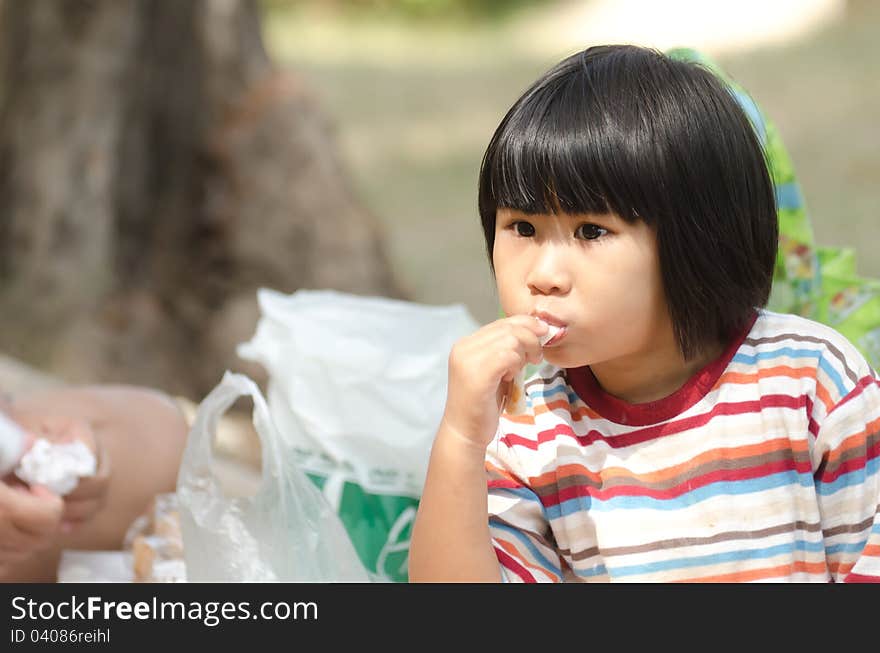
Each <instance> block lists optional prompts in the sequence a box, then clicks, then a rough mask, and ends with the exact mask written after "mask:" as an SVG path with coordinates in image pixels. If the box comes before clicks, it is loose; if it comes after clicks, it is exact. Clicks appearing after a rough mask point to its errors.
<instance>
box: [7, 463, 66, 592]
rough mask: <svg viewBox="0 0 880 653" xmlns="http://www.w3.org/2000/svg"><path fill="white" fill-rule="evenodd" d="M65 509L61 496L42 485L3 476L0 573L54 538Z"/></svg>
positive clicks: (43, 546)
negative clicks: (26, 483) (30, 484)
mask: <svg viewBox="0 0 880 653" xmlns="http://www.w3.org/2000/svg"><path fill="white" fill-rule="evenodd" d="M63 511H64V502H63V501H62V500H61V497H59V496H58V495H56V494H53V493H52V492H51V491H50V490H49V489H47V488H45V487H43V486H41V485H35V486H33V487H30V488H29V487H28V486H27V485H25V484H24V483H21V482H20V481H18V480H17V479H15V478H14V477H13V476H12V475H11V474H10V475H7V477H6V478H5V479H2V480H0V575H5V572H6V571H7V570H9V569H10V568H11V567H13V566H14V565H16V564H17V563H19V562H21V561H22V560H25V559H27V558H28V557H30V556H31V555H32V554H33V553H35V552H37V551H40V550H42V549H45V548H46V547H48V546H50V545H51V544H52V543H53V542H54V541H55V537H56V536H57V533H58V529H59V526H60V523H61V515H62V513H63Z"/></svg>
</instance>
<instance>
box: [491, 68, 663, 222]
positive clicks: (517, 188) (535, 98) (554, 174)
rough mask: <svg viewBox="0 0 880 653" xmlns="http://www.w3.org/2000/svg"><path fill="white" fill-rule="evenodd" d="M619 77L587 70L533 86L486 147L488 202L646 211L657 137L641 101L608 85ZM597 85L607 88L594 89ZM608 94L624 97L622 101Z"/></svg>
mask: <svg viewBox="0 0 880 653" xmlns="http://www.w3.org/2000/svg"><path fill="white" fill-rule="evenodd" d="M613 79H614V77H613V76H609V78H608V79H603V80H593V79H591V76H589V75H587V74H585V73H583V74H577V75H569V76H567V77H566V78H563V79H559V80H555V81H556V83H546V84H544V85H542V86H539V87H536V88H533V89H531V90H530V91H529V92H528V93H527V94H526V95H525V96H524V97H523V99H522V100H523V101H521V102H520V103H518V104H517V105H515V106H514V107H513V108H512V109H511V111H510V112H509V113H508V115H507V116H506V117H505V119H504V121H503V122H502V123H501V125H500V126H499V128H498V130H497V131H496V133H495V135H494V137H493V139H492V141H491V142H490V144H489V147H488V148H487V150H486V154H485V156H484V159H483V169H482V171H481V175H480V176H481V191H480V204H481V209H483V208H487V209H489V210H491V211H493V212H494V210H495V209H497V208H509V209H514V210H517V211H521V212H523V213H526V214H539V213H540V214H555V213H571V214H580V213H584V214H590V213H594V214H605V213H615V214H617V215H618V216H620V217H621V218H623V219H624V220H627V221H630V222H631V221H634V220H636V219H637V218H639V217H641V215H642V214H643V211H640V210H639V209H640V208H641V207H639V206H636V204H637V203H639V202H638V198H644V197H645V191H647V190H648V189H644V188H641V186H642V185H643V184H645V180H650V179H656V178H657V177H658V174H657V171H656V165H657V163H659V162H652V161H651V155H652V153H653V148H651V147H646V145H647V144H648V143H650V141H651V139H650V136H649V135H648V132H647V127H646V126H644V124H643V123H642V124H639V122H640V121H639V120H638V111H637V110H636V108H635V107H627V106H625V105H623V103H622V102H621V98H622V97H626V95H625V94H621V93H616V92H615V90H614V89H613V88H611V89H609V88H608V86H609V84H611V85H612V86H613V85H615V84H614V83H613V81H612V80H613ZM552 81H554V80H553V78H552V77H551V82H552ZM594 85H595V86H597V87H601V88H603V92H602V93H601V94H595V93H593V92H592V90H591V88H590V87H591V86H594ZM608 97H615V98H617V100H616V102H615V106H613V107H612V106H608V103H607V101H605V98H608ZM642 110H644V107H643V108H642ZM634 200H635V201H634ZM481 212H482V210H481Z"/></svg>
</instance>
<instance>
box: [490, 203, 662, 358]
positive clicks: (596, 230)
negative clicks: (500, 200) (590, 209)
mask: <svg viewBox="0 0 880 653" xmlns="http://www.w3.org/2000/svg"><path fill="white" fill-rule="evenodd" d="M493 260H494V264H495V280H496V284H497V286H498V294H499V299H500V301H501V306H502V308H503V310H504V312H505V313H506V314H507V315H515V314H527V315H535V316H539V317H542V319H545V321H547V322H549V323H551V324H556V325H557V326H563V327H565V328H564V330H563V333H562V334H561V336H558V337H557V338H555V339H554V340H552V341H551V342H550V343H548V345H547V346H546V347H545V349H544V358H545V359H546V360H547V361H549V362H551V363H553V364H554V365H558V366H559V367H580V366H582V365H592V366H594V371H595V370H596V366H600V367H601V365H602V364H603V363H605V364H606V367H609V366H610V367H612V368H615V369H620V370H621V371H623V370H624V369H626V368H633V369H634V368H637V367H639V363H640V362H642V361H645V360H650V359H653V358H656V357H657V355H658V354H661V355H674V352H673V350H676V351H677V344H676V340H675V337H674V334H673V331H672V320H671V318H670V317H669V312H668V310H667V307H666V298H665V294H664V292H663V283H662V280H661V277H660V262H659V257H658V253H657V238H656V234H655V232H654V230H653V229H652V228H651V227H649V226H648V225H647V224H645V223H644V222H642V221H637V222H635V223H633V224H629V223H627V222H625V221H624V220H622V219H621V218H618V217H617V216H614V215H592V214H591V215H567V214H558V215H527V214H524V213H520V212H518V211H515V210H512V209H505V208H499V209H498V211H497V214H496V221H495V245H494V249H493Z"/></svg>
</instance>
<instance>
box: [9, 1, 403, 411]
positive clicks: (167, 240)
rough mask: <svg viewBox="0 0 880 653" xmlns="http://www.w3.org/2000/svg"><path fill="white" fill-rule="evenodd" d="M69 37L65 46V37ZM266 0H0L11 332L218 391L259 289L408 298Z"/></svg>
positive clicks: (153, 376) (52, 360) (36, 353)
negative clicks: (294, 69)
mask: <svg viewBox="0 0 880 653" xmlns="http://www.w3.org/2000/svg"><path fill="white" fill-rule="evenodd" d="M47 44H51V45H47ZM350 189H351V184H350V182H349V180H348V179H347V178H346V176H345V173H344V170H343V169H342V167H341V165H340V163H339V160H338V156H337V154H336V151H335V145H334V142H333V139H332V134H331V131H330V128H329V126H328V124H327V122H326V120H325V119H324V116H323V114H322V113H321V111H320V107H318V106H317V103H316V102H315V100H314V98H313V97H312V96H311V95H310V94H309V91H308V89H307V88H306V87H305V85H304V84H303V82H302V80H301V79H300V78H298V77H297V76H295V75H294V74H292V73H289V72H284V71H280V70H278V69H277V68H276V67H275V66H273V65H272V62H271V61H270V59H269V57H268V56H267V54H266V51H265V48H264V46H263V41H262V36H261V32H260V21H259V13H258V9H257V7H256V6H255V4H254V2H252V1H249V0H222V1H220V0H188V1H185V2H180V1H179V0H65V2H58V1H57V0H32V1H29V2H17V1H12V2H10V1H5V2H2V4H0V316H2V317H0V320H2V325H0V349H2V350H5V351H6V352H7V353H10V354H12V355H13V356H16V357H19V358H22V359H24V360H25V361H27V362H29V363H31V364H34V365H38V366H40V367H42V368H44V369H48V370H50V371H52V372H53V373H55V374H58V375H59V376H61V377H63V378H66V379H68V380H70V381H121V382H131V383H140V384H147V385H152V386H156V387H159V388H162V389H165V390H167V391H169V392H174V393H179V394H184V395H186V396H189V397H196V398H198V397H201V396H202V395H203V394H204V393H205V392H207V390H209V389H210V388H211V387H213V385H215V384H216V383H217V382H218V381H219V378H220V376H221V375H222V372H223V370H225V369H238V370H241V371H245V372H246V373H249V374H251V375H252V376H254V377H256V378H258V380H260V379H259V377H260V374H261V373H260V371H259V370H256V369H254V368H253V366H249V365H247V364H245V363H243V362H242V361H240V360H239V359H238V358H237V357H236V355H235V350H234V348H235V344H236V343H238V342H241V341H243V340H246V339H248V338H249V337H250V336H251V335H252V334H253V330H254V327H255V325H256V318H257V308H256V289H257V288H259V287H261V286H266V287H271V288H275V289H278V290H281V291H283V292H293V291H294V290H296V289H298V288H334V289H338V290H343V291H348V292H354V293H360V294H373V295H384V296H391V297H400V296H401V294H400V292H399V290H398V287H397V285H396V284H395V282H394V279H393V276H392V274H391V272H390V269H389V264H388V261H387V258H386V256H385V253H384V250H383V245H382V233H381V230H380V228H379V223H378V222H377V221H376V220H375V219H374V217H373V216H371V215H370V214H368V213H367V212H366V211H365V210H364V209H363V208H362V207H361V206H359V204H358V202H357V201H356V199H355V198H354V197H353V196H352V192H351V190H350Z"/></svg>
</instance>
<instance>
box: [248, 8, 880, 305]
mask: <svg viewBox="0 0 880 653" xmlns="http://www.w3.org/2000/svg"><path fill="white" fill-rule="evenodd" d="M871 4H872V3H861V4H860V5H858V7H859V9H858V11H857V13H855V14H854V15H850V16H848V17H847V18H846V19H845V20H844V21H842V22H839V23H835V24H831V25H828V26H827V27H825V28H823V29H822V31H820V32H817V33H814V34H813V35H812V36H810V37H808V38H806V39H805V40H802V41H799V42H797V43H793V44H790V45H786V46H784V47H773V48H765V49H761V50H755V51H751V52H749V53H746V54H739V55H736V56H726V57H718V59H719V61H720V62H721V63H722V65H723V66H724V67H725V69H726V70H727V71H728V72H729V73H730V74H731V75H732V76H733V77H734V78H735V79H737V80H738V81H739V82H740V83H742V84H743V85H744V86H745V88H747V89H748V90H749V92H750V93H751V94H752V96H753V97H754V98H755V100H756V101H757V102H758V103H759V104H760V105H761V106H762V108H763V109H764V110H765V111H766V113H767V114H768V115H769V117H770V119H771V120H773V122H774V123H776V125H777V127H778V128H779V129H780V131H781V132H782V135H783V139H784V141H785V143H786V145H787V147H788V149H789V152H790V154H791V156H792V159H793V161H794V165H795V169H796V171H797V172H798V175H799V178H800V181H801V185H802V188H803V190H804V193H805V197H806V200H807V204H808V209H809V211H810V214H811V216H812V220H813V226H814V230H815V234H816V239H817V242H818V243H819V244H822V245H833V246H847V247H852V248H854V249H855V251H856V255H857V261H858V264H859V270H860V272H861V273H862V274H865V275H870V276H873V277H880V257H878V256H876V255H875V253H874V252H875V251H876V250H877V248H878V246H880V230H878V229H877V222H878V216H877V206H878V201H877V195H878V191H877V187H878V183H877V182H878V180H880V130H878V129H877V128H876V126H875V116H876V115H878V113H880V84H877V81H876V80H877V79H878V77H880V42H878V40H877V39H876V38H874V34H876V33H877V31H878V29H880V10H878V9H875V8H873V7H871V6H869V5H871ZM520 24H521V23H520ZM513 26H514V23H513V22H507V23H500V24H495V25H491V26H489V25H471V26H463V25H458V26H455V27H450V26H448V25H447V26H442V25H441V26H437V25H420V26H415V25H412V24H405V23H394V22H389V21H387V20H386V21H381V22H367V21H363V20H360V21H357V22H354V21H348V22H346V21H344V20H342V21H340V20H337V19H334V18H333V17H332V16H327V15H307V14H297V13H294V12H282V13H275V14H270V15H269V16H267V20H266V22H265V27H266V37H267V42H268V45H269V48H270V51H271V52H272V53H273V55H274V57H275V58H276V60H277V61H278V62H279V63H280V64H281V65H285V66H291V67H292V68H293V69H294V70H296V71H299V73H300V74H302V75H303V76H304V77H305V78H306V79H307V81H308V83H309V84H310V85H311V87H312V88H313V89H314V91H315V92H316V94H317V95H318V97H319V101H320V102H321V103H323V105H324V107H325V108H326V110H327V111H328V112H329V114H330V116H331V118H332V121H333V123H334V125H335V129H336V134H335V135H336V138H337V142H338V145H339V147H340V148H341V152H342V155H343V158H344V160H345V162H346V164H347V165H348V166H349V172H350V176H351V178H352V179H353V182H354V184H355V189H356V192H357V193H358V194H359V196H360V197H361V199H362V201H363V202H364V204H365V205H366V206H367V207H368V208H369V209H370V210H371V211H372V212H373V213H375V214H376V215H377V216H378V217H379V218H380V220H381V222H382V223H383V224H384V225H385V228H386V233H387V242H388V246H389V249H390V253H391V257H392V263H393V265H394V266H395V269H396V273H397V275H398V277H399V278H400V279H401V281H402V282H403V284H404V286H405V287H406V288H407V289H408V291H409V293H410V298H411V299H413V300H414V301H419V302H424V303H429V304H447V303H463V304H465V305H466V306H467V307H468V308H469V310H470V311H471V313H472V314H473V315H474V317H475V318H476V319H477V320H478V321H480V322H486V321H488V320H491V319H494V317H495V316H496V314H497V301H496V299H495V293H494V287H493V285H492V279H491V276H490V272H489V267H488V264H487V262H486V257H485V252H484V245H483V241H482V233H481V230H480V228H479V221H478V216H477V211H476V178H477V171H478V167H479V162H480V158H481V156H482V153H483V150H484V148H485V146H486V144H487V143H488V141H489V138H490V137H491V134H492V131H493V130H494V128H495V126H496V125H497V123H498V121H499V120H500V119H501V117H502V116H503V115H504V113H505V112H506V110H507V108H508V107H509V106H510V104H511V103H512V102H513V101H514V100H515V99H516V97H517V96H518V95H519V93H520V92H521V91H522V90H523V89H524V88H525V87H526V86H527V85H528V84H529V83H530V82H531V81H533V80H534V79H535V77H537V76H538V75H539V74H540V73H541V72H543V71H544V70H545V69H546V68H548V67H549V66H550V65H552V64H553V63H555V61H556V59H558V58H559V57H548V56H547V55H546V54H541V52H546V49H545V50H543V51H542V50H540V49H538V48H531V47H528V46H529V45H530V44H529V43H528V39H524V38H523V33H522V32H521V31H518V30H517V29H514V27H513ZM562 54H565V53H562Z"/></svg>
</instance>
